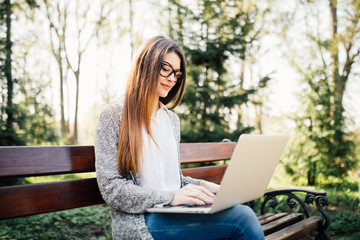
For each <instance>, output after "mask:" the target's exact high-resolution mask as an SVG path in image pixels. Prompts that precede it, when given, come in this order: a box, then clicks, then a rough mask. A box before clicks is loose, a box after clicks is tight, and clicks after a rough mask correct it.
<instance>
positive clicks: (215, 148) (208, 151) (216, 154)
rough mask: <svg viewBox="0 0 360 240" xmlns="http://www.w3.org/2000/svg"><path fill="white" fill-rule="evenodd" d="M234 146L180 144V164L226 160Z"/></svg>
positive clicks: (230, 144) (230, 143) (232, 144)
mask: <svg viewBox="0 0 360 240" xmlns="http://www.w3.org/2000/svg"><path fill="white" fill-rule="evenodd" d="M235 145H236V143H235V142H226V143H182V144H180V157H181V163H194V162H209V161H220V160H228V159H230V157H231V155H232V153H233V149H234V148H235Z"/></svg>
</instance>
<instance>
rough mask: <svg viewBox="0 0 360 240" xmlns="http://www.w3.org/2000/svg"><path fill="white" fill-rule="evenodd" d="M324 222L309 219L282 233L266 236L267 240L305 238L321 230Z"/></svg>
mask: <svg viewBox="0 0 360 240" xmlns="http://www.w3.org/2000/svg"><path fill="white" fill-rule="evenodd" d="M321 224H322V220H321V218H319V217H315V216H312V217H309V218H307V219H304V220H302V221H300V222H297V223H295V224H293V225H290V226H288V227H286V228H284V229H282V230H280V231H277V232H275V233H272V234H270V235H268V236H266V238H265V239H266V240H282V239H287V240H292V239H299V238H302V237H305V236H306V235H308V234H310V233H312V232H314V231H316V230H317V229H319V228H320V226H321Z"/></svg>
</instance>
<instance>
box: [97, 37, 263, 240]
mask: <svg viewBox="0 0 360 240" xmlns="http://www.w3.org/2000/svg"><path fill="white" fill-rule="evenodd" d="M185 83H186V64H185V58H184V55H183V53H182V50H181V49H180V47H179V46H178V45H177V44H176V43H174V42H173V41H172V40H169V39H166V38H164V37H161V36H159V37H154V38H151V39H150V40H148V41H147V42H146V43H145V44H144V45H143V46H142V48H141V49H140V51H139V53H138V55H137V57H136V58H135V60H134V63H133V66H132V69H131V72H130V76H129V79H128V83H127V87H126V92H125V96H124V97H123V98H122V99H121V100H119V101H118V102H116V103H115V104H112V105H109V106H108V107H106V108H105V109H104V110H103V112H102V113H101V115H100V118H99V122H98V124H97V127H96V133H95V154H96V174H97V181H98V185H99V189H100V192H101V194H102V196H103V198H104V200H105V202H106V203H107V204H108V205H109V206H110V209H111V216H112V233H113V238H114V239H153V238H154V239H189V238H190V239H264V234H263V231H262V228H261V226H260V224H259V222H258V221H257V219H256V216H255V214H254V213H253V211H252V210H251V209H250V208H249V207H247V206H243V205H237V206H235V207H232V208H230V209H227V210H224V211H221V212H218V213H215V214H211V215H201V214H159V213H147V212H146V209H148V208H150V207H153V206H155V205H159V206H161V205H167V204H169V205H173V206H175V205H179V204H183V203H195V204H199V205H204V204H209V203H212V201H213V199H214V197H215V194H216V192H217V191H218V189H219V185H217V184H214V183H210V182H207V181H204V180H197V179H192V178H190V177H184V176H182V174H181V170H180V164H179V143H180V121H179V118H178V116H177V115H176V114H175V113H173V112H172V111H170V110H171V109H173V108H175V107H176V106H177V105H179V103H180V100H181V98H182V96H183V93H184V89H185ZM167 104H170V105H171V106H170V107H169V108H167V107H166V106H165V105H167ZM169 109H170V110H169Z"/></svg>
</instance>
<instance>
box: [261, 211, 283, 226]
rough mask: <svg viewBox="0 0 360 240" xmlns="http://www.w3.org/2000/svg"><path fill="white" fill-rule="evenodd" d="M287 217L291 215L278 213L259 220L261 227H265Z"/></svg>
mask: <svg viewBox="0 0 360 240" xmlns="http://www.w3.org/2000/svg"><path fill="white" fill-rule="evenodd" d="M286 215H289V213H277V214H274V215H272V216H268V217H265V218H262V219H260V220H259V222H260V224H261V225H264V224H267V223H269V222H272V221H275V220H277V219H280V218H282V217H285V216H286Z"/></svg>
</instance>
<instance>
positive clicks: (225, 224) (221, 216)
mask: <svg viewBox="0 0 360 240" xmlns="http://www.w3.org/2000/svg"><path fill="white" fill-rule="evenodd" d="M145 221H146V225H147V227H148V229H149V232H150V233H151V235H152V236H153V238H154V239H156V240H157V239H251V240H256V239H264V232H263V230H262V228H261V225H260V223H259V221H258V220H257V218H256V215H255V213H254V212H253V210H252V209H251V208H249V207H248V206H244V205H235V206H234V207H232V208H229V209H226V210H223V211H220V212H217V213H214V214H175V213H174V214H172V213H171V214H170V213H147V214H145Z"/></svg>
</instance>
